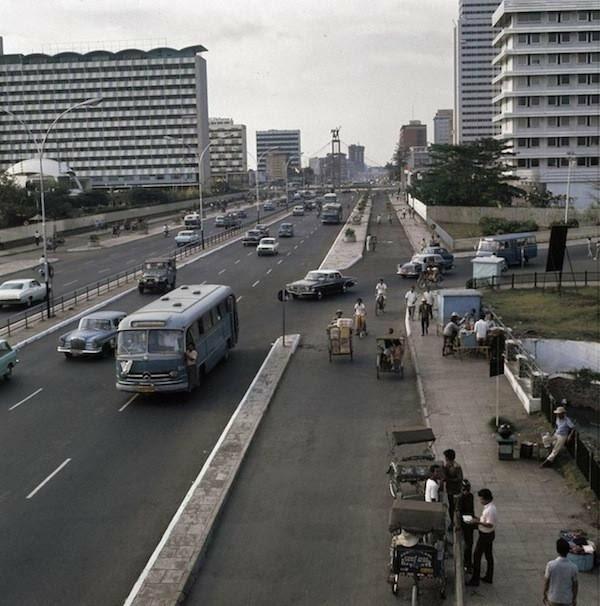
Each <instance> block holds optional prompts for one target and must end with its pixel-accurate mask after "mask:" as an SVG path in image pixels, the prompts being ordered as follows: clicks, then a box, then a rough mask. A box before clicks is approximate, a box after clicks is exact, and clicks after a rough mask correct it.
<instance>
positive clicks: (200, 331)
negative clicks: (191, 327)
mask: <svg viewBox="0 0 600 606" xmlns="http://www.w3.org/2000/svg"><path fill="white" fill-rule="evenodd" d="M196 324H197V325H198V334H199V335H203V334H204V322H203V321H202V318H198V321H197V322H196Z"/></svg>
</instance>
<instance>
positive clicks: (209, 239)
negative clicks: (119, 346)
mask: <svg viewBox="0 0 600 606" xmlns="http://www.w3.org/2000/svg"><path fill="white" fill-rule="evenodd" d="M287 212H289V208H288V207H285V208H282V209H280V210H277V211H275V212H272V213H270V214H268V215H266V216H265V217H264V220H268V221H271V220H272V219H274V218H277V217H279V216H280V215H283V214H285V213H287ZM255 224H256V221H255V220H252V221H247V222H246V223H242V225H240V226H239V227H235V228H230V229H224V230H223V231H220V232H217V233H214V234H211V235H209V236H206V237H205V238H204V242H198V243H195V244H188V245H186V246H181V247H178V248H176V249H174V250H172V251H171V252H166V253H164V256H165V257H173V258H175V260H176V261H177V260H180V259H184V258H186V257H189V256H191V255H194V254H196V253H198V252H199V251H201V250H203V249H207V248H211V247H212V246H217V245H219V244H221V243H223V242H225V241H227V240H231V239H232V238H235V237H236V236H239V235H240V234H241V233H242V232H244V231H246V230H247V229H249V228H250V227H251V226H253V225H255ZM161 256H163V255H161ZM142 267H143V266H142V264H141V263H140V264H138V265H134V266H132V267H130V268H128V269H126V270H124V271H120V272H118V273H116V274H112V275H110V276H107V277H106V278H103V279H102V280H97V281H96V282H90V283H89V284H86V285H85V286H81V287H80V288H77V289H75V290H73V291H70V292H68V293H65V294H62V295H60V296H58V297H51V301H50V317H52V316H53V315H54V314H55V313H56V312H57V311H61V312H64V311H65V309H68V308H69V307H72V306H75V305H77V304H79V303H81V302H82V301H90V300H91V299H94V298H97V297H100V296H101V295H104V294H106V293H108V292H110V291H111V290H115V289H116V288H120V287H121V286H123V285H124V284H128V283H129V282H132V281H134V280H136V279H137V278H138V277H139V276H141V274H142ZM47 318H48V311H47V305H46V302H44V303H40V304H39V305H36V306H33V307H30V308H28V309H26V310H23V311H22V312H19V313H17V314H14V315H11V316H9V317H8V318H6V319H3V320H0V336H2V337H9V336H11V334H13V332H15V331H17V330H21V329H23V328H29V327H30V325H31V324H33V323H35V322H38V321H43V320H46V319H47Z"/></svg>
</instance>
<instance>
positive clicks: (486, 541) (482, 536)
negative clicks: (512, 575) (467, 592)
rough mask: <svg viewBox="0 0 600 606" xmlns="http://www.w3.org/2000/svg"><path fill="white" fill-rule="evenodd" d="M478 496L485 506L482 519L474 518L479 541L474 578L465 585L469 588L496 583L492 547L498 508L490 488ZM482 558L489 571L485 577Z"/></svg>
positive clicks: (474, 563) (475, 554)
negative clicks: (482, 583) (480, 583)
mask: <svg viewBox="0 0 600 606" xmlns="http://www.w3.org/2000/svg"><path fill="white" fill-rule="evenodd" d="M477 496H478V497H479V501H480V502H481V504H482V505H483V512H482V513H481V517H480V518H477V517H473V524H477V529H478V530H479V538H478V539H477V545H476V546H475V553H474V554H473V576H472V577H471V578H470V580H469V581H467V582H466V583H465V585H468V586H469V587H477V586H478V585H479V581H483V582H484V583H493V581H494V554H493V552H492V545H493V543H494V538H495V537H496V533H495V530H496V522H497V519H498V513H497V512H496V506H495V505H494V503H492V501H493V499H494V497H493V495H492V491H491V490H489V488H482V489H481V490H480V491H479V492H478V493H477ZM481 556H485V561H486V562H487V570H486V574H485V576H484V577H482V576H480V575H481Z"/></svg>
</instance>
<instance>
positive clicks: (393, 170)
mask: <svg viewBox="0 0 600 606" xmlns="http://www.w3.org/2000/svg"><path fill="white" fill-rule="evenodd" d="M405 166H406V156H405V154H404V152H403V151H402V150H401V149H400V144H399V143H397V144H396V149H395V150H394V155H393V156H392V161H391V162H388V163H387V164H386V165H385V169H386V170H387V171H388V175H389V178H390V180H391V181H402V173H403V172H404V167H405Z"/></svg>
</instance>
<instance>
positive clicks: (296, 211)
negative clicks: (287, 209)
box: [292, 204, 304, 217]
mask: <svg viewBox="0 0 600 606" xmlns="http://www.w3.org/2000/svg"><path fill="white" fill-rule="evenodd" d="M292 215H293V216H294V217H303V216H304V206H300V205H299V204H298V205H297V206H294V208H293V209H292Z"/></svg>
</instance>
